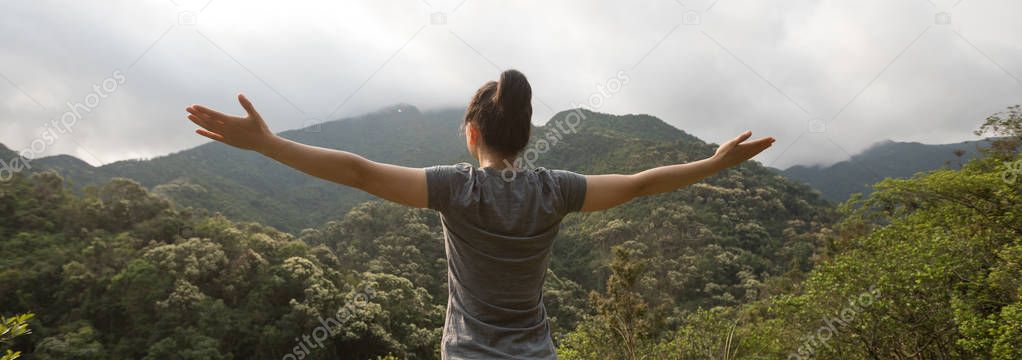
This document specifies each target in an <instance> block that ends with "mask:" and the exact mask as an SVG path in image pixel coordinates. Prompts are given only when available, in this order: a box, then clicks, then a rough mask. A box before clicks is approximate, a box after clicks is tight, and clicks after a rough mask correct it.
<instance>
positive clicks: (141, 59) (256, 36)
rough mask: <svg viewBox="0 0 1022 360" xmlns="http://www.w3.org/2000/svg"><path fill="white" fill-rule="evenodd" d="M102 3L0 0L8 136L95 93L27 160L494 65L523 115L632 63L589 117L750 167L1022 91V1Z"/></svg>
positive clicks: (134, 150)
mask: <svg viewBox="0 0 1022 360" xmlns="http://www.w3.org/2000/svg"><path fill="white" fill-rule="evenodd" d="M97 3H100V2H82V1H38V0H32V1H28V0H4V1H3V5H2V7H3V8H2V11H0V75H2V76H0V143H3V144H5V145H7V146H8V147H11V148H14V149H23V148H26V147H29V146H32V142H33V140H36V139H41V138H42V137H43V136H44V135H43V133H44V132H45V131H47V128H48V127H53V125H52V123H53V122H54V121H58V120H59V119H61V118H62V116H64V114H65V113H66V112H68V110H69V108H68V103H69V102H70V103H72V104H76V103H83V102H91V104H89V106H88V110H89V111H87V112H86V111H82V110H81V109H79V113H80V115H81V116H80V118H79V119H78V120H76V121H75V122H74V125H73V126H71V127H70V128H69V130H70V133H68V134H63V135H61V136H59V137H58V138H57V139H56V140H55V141H53V142H52V143H51V144H47V145H46V146H45V148H38V147H37V150H40V151H39V153H40V154H41V155H53V154H71V155H74V156H77V157H79V158H82V159H83V160H86V161H88V162H90V163H92V164H103V163H109V162H113V161H116V160H122V159H128V158H148V157H154V156H159V155H163V154H167V153H171V152H175V151H178V150H182V149H185V148H188V147H192V146H195V145H198V144H201V143H202V142H204V141H205V139H204V138H201V137H199V136H197V135H194V134H193V133H192V129H193V125H192V124H191V123H189V122H188V121H186V120H185V119H184V112H183V108H184V107H186V106H187V105H189V104H192V103H204V104H209V105H211V106H214V107H217V108H223V109H226V110H230V111H233V112H238V111H240V109H239V107H238V106H237V104H236V103H235V102H234V94H236V93H238V92H244V93H246V94H248V95H249V97H250V98H251V99H253V100H254V101H255V103H256V106H257V107H258V108H260V110H261V112H262V113H263V115H264V117H266V118H267V120H268V122H269V123H270V126H271V128H272V129H274V130H275V131H282V130H287V129H292V128H297V127H301V126H303V125H307V124H311V123H314V122H318V121H323V120H330V119H336V118H343V117H348V116H355V115H359V114H363V113H366V112H369V111H373V110H375V109H378V108H381V107H384V106H387V105H392V104H395V103H409V104H413V105H416V106H418V107H419V108H420V109H431V108H440V107H451V106H464V104H465V103H466V102H467V100H468V98H469V96H471V94H472V93H473V91H474V90H475V89H476V88H477V87H478V86H479V85H480V84H482V83H483V82H484V81H486V80H489V79H493V78H495V77H496V75H497V74H498V69H503V68H517V69H520V70H522V71H523V72H524V73H526V74H527V75H528V76H529V79H530V81H531V82H532V85H533V89H534V91H535V97H536V99H535V105H534V107H535V108H536V117H535V118H534V122H535V123H537V124H542V123H544V122H546V120H548V119H549V117H550V116H551V115H552V114H553V113H554V112H555V111H558V110H562V109H566V108H568V107H569V106H571V105H572V104H573V103H574V104H587V102H588V99H590V95H591V94H593V93H595V92H598V91H600V90H599V89H600V88H601V87H602V86H603V85H604V84H607V82H608V81H609V80H610V79H613V78H615V77H617V76H619V75H621V74H624V75H625V76H627V77H628V79H629V81H628V83H627V84H626V85H624V86H623V87H622V88H621V89H620V90H619V91H618V92H615V93H607V92H606V91H604V93H605V94H607V95H606V96H602V97H603V99H602V100H604V101H602V103H599V104H593V105H597V106H594V107H596V108H597V109H596V110H598V111H602V112H609V113H615V114H627V113H647V114H652V115H655V116H658V117H660V118H662V119H664V120H665V121H667V122H669V123H671V124H672V125H675V126H677V127H679V128H681V129H683V130H685V131H688V132H690V133H693V134H695V135H696V136H699V137H701V138H703V139H705V140H707V141H712V142H720V141H721V140H723V139H726V138H728V137H730V136H733V135H734V134H737V133H739V132H741V131H743V130H745V129H752V130H753V132H754V134H755V135H773V136H775V137H776V138H777V139H778V143H777V144H775V146H774V147H773V148H772V149H770V150H768V152H766V153H764V154H763V155H761V156H760V158H758V160H760V161H762V162H763V163H766V164H768V165H772V166H776V167H787V166H790V165H794V164H820V163H824V164H825V163H832V162H835V161H840V160H843V159H845V158H847V157H848V156H849V154H850V153H851V154H854V153H857V152H859V151H861V150H862V149H864V148H866V147H868V146H869V145H870V144H873V143H875V142H877V141H880V140H883V139H894V140H901V141H919V142H924V143H947V142H957V141H962V140H969V139H973V138H974V136H973V135H972V134H971V130H973V129H975V128H976V127H977V126H978V124H979V123H980V122H981V121H982V119H984V118H985V117H986V116H987V115H990V114H992V113H994V112H997V111H999V110H1001V109H1003V108H1004V107H1006V106H1008V105H1012V104H1017V103H1022V81H1020V80H1019V79H1020V78H1022V22H1020V21H1018V14H1020V13H1022V2H1019V1H1017V0H897V1H891V0H869V1H805V0H784V1H780V0H778V1H762V0H680V1H672V0H646V1H592V0H575V1H540V0H535V1H486V0H382V1H381V0H371V1H370V0H365V1H343V2H339V1H331V2H326V1H324V2H318V1H297V2H283V1H265V2H264V1H239V0H212V1H209V0H151V1H135V0H123V1H105V2H101V5H97ZM104 83H106V84H104ZM104 86H106V88H104ZM111 88H112V89H111ZM38 144H40V142H38V141H37V145H38Z"/></svg>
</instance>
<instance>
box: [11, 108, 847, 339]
mask: <svg viewBox="0 0 1022 360" xmlns="http://www.w3.org/2000/svg"><path fill="white" fill-rule="evenodd" d="M397 110H401V113H400V114H402V115H394V116H393V117H386V116H382V115H380V114H379V113H378V114H374V115H370V116H366V117H362V118H357V119H348V120H345V121H342V122H340V123H330V124H325V125H324V127H323V131H322V132H320V133H308V134H307V133H300V134H295V133H287V135H288V136H291V137H298V136H308V137H309V138H307V139H306V140H312V141H315V140H316V138H315V137H316V136H326V135H323V134H327V133H328V131H330V130H328V129H329V128H330V126H334V127H336V128H341V127H342V126H344V129H349V130H347V131H353V130H350V129H370V128H371V129H377V130H378V132H379V133H376V132H373V131H368V130H367V131H366V132H365V133H363V134H361V136H360V137H361V138H362V140H360V141H362V142H363V143H364V144H365V145H364V146H369V144H368V143H370V142H372V140H371V139H373V138H375V139H380V141H381V142H382V141H384V139H389V140H388V141H389V142H386V143H385V144H390V143H392V142H400V141H398V140H401V139H402V138H400V137H398V138H390V137H388V136H387V135H386V133H388V131H389V130H387V129H389V128H393V127H396V126H397V123H400V121H412V120H419V119H423V118H428V117H426V116H423V115H422V113H419V112H418V111H417V110H414V108H407V107H406V108H396V109H388V110H384V111H385V112H387V111H391V112H396V111H397ZM405 112H407V113H408V115H407V116H408V117H405V118H400V117H401V116H405V115H404V113H405ZM568 114H571V112H565V113H561V114H558V115H557V117H555V119H558V118H563V117H565V116H567V115H568ZM576 114H581V115H582V121H581V123H579V126H578V127H576V128H574V130H573V131H568V132H563V129H564V127H563V126H562V127H560V130H557V129H558V127H557V125H555V124H553V123H551V124H550V125H549V126H546V127H537V128H536V129H534V138H535V140H538V139H543V138H547V139H549V138H548V137H547V136H548V134H549V133H550V132H551V131H559V132H560V133H559V135H558V136H559V140H558V142H554V143H551V144H549V145H550V146H549V147H548V148H544V149H543V151H542V152H541V153H538V157H537V158H535V159H534V160H535V165H542V166H547V167H557V168H566V169H569V170H575V171H580V172H591V173H592V172H632V171H637V170H641V169H644V168H648V167H651V166H656V165H662V164H672V163H679V162H685V161H691V160H695V159H700V158H703V157H706V156H708V155H710V154H712V152H713V150H714V146H713V145H710V144H706V143H704V142H702V141H700V140H699V139H696V138H695V137H692V136H691V135H688V134H685V133H684V132H682V131H680V130H677V129H675V128H673V127H670V126H669V125H667V124H666V123H664V122H662V121H660V120H659V119H656V118H654V117H651V116H645V115H628V116H612V115H607V114H599V113H593V112H589V111H584V110H583V111H582V112H579V113H576ZM391 115H393V114H391ZM400 119H404V120H400ZM388 121H391V122H389V123H388ZM430 121H431V122H430V123H429V124H428V125H429V126H434V125H436V124H437V123H439V124H443V122H441V121H440V120H438V118H432V120H430ZM346 122H347V124H345V123H346ZM327 125H329V126H327ZM412 125H414V124H403V126H412ZM457 126H458V124H457V123H456V122H454V123H450V124H449V125H448V126H447V127H446V128H442V127H441V128H439V129H440V130H438V129H433V130H431V131H433V132H435V133H436V134H438V135H437V136H438V137H440V135H439V134H445V135H446V136H444V137H443V140H442V142H443V143H444V144H445V145H440V147H441V148H442V149H443V148H446V147H451V148H454V147H457V148H462V147H463V140H462V139H461V138H460V137H459V136H458V133H457ZM377 127H380V128H377ZM413 130H414V129H413ZM416 131H419V130H416ZM396 132H398V133H401V132H408V133H414V132H415V131H412V130H398V131H396ZM348 136H349V137H351V136H354V135H348ZM344 139H347V137H346V138H344ZM416 139H418V138H416ZM321 141H327V140H326V139H325V138H324V139H321ZM331 141H341V140H334V139H331ZM419 141H421V142H420V143H416V144H422V145H423V146H426V145H429V146H433V144H432V143H429V142H427V141H425V140H421V139H420V140H419ZM436 141H437V142H440V141H441V140H436ZM385 144H381V143H377V144H374V146H376V147H387V146H385ZM535 145H536V144H535V143H534V144H533V147H530V148H534V146H535ZM351 146H352V147H355V145H354V144H353V145H351ZM359 146H363V145H359ZM410 146H413V145H407V146H405V147H395V148H391V149H388V150H376V152H375V153H368V154H366V156H369V157H372V156H373V155H374V154H375V155H376V157H377V158H386V157H394V156H399V155H400V154H405V149H408V148H409V147H410ZM342 148H345V149H349V147H347V146H344V147H342ZM444 151H446V150H429V151H425V150H422V151H416V152H413V153H411V154H408V155H404V156H407V157H408V160H406V163H407V162H413V160H411V159H412V158H417V159H425V158H429V157H431V156H436V157H440V155H436V154H443V152H444ZM462 154H464V150H461V153H460V154H459V155H452V156H449V157H448V158H447V159H445V160H434V161H433V162H432V163H453V162H457V161H459V160H461V159H462V158H460V157H459V156H464V155H462ZM250 158H251V159H250ZM60 159H66V158H50V159H47V160H48V162H47V165H52V168H57V169H58V170H60V171H61V172H62V173H63V174H64V176H66V177H68V178H72V179H73V178H76V177H77V178H80V179H82V180H77V181H76V184H79V183H80V185H81V184H89V186H85V187H82V188H81V189H82V190H81V191H73V190H72V189H75V188H77V187H68V186H65V185H66V183H65V182H64V181H63V180H62V179H61V177H59V176H58V175H56V174H54V173H46V172H39V173H36V174H34V175H32V176H31V177H25V176H19V178H18V179H17V180H16V181H14V182H11V183H8V184H6V185H5V186H6V187H5V191H4V194H5V196H6V197H5V199H4V204H5V206H6V210H7V211H8V213H9V214H10V216H9V217H8V216H5V219H8V218H9V219H11V220H10V223H8V224H5V225H4V231H5V233H4V235H3V236H4V239H9V240H5V241H4V242H3V243H2V250H3V253H5V254H18V256H15V257H5V258H4V260H3V261H4V262H3V263H2V267H0V269H3V270H2V271H3V272H2V274H3V278H0V284H2V286H3V287H2V288H0V290H2V292H3V294H4V296H3V297H2V298H3V301H4V303H3V304H2V308H3V309H5V312H6V311H8V310H6V309H12V310H10V311H15V312H33V313H36V314H37V317H36V319H37V320H36V321H37V322H38V325H37V326H35V334H33V335H31V336H29V337H27V338H25V340H21V341H22V344H24V345H26V346H27V347H29V348H33V349H35V352H34V354H35V356H40V357H41V358H45V357H46V356H51V357H52V358H63V357H66V356H69V355H67V354H68V353H67V352H69V351H87V352H88V351H91V353H92V354H108V355H109V356H112V357H115V358H116V357H143V356H150V358H160V356H159V355H157V354H163V353H164V352H166V351H171V349H180V348H189V349H191V348H194V349H195V351H196V352H195V353H194V354H195V356H199V357H206V356H213V355H216V356H224V357H227V356H231V357H239V358H279V357H280V356H283V355H285V354H287V353H289V352H290V351H291V348H292V347H293V346H295V344H294V342H295V341H294V339H293V338H294V337H295V336H299V335H301V334H304V333H308V332H311V331H313V330H314V329H315V328H316V326H317V321H318V317H319V316H323V317H327V316H328V315H329V314H331V313H332V312H334V311H336V309H338V308H341V307H343V306H344V305H345V304H346V302H345V301H346V297H355V296H357V295H358V294H360V293H359V291H360V289H363V290H364V288H365V286H366V285H367V284H368V285H370V286H371V287H372V288H373V289H374V292H375V295H374V296H364V298H365V297H368V299H364V300H366V301H365V305H366V306H368V309H367V310H365V312H364V313H361V312H360V313H358V315H357V316H351V317H350V318H349V319H348V321H349V322H350V324H349V323H345V324H343V325H342V326H338V327H337V328H338V330H339V329H340V328H344V329H345V331H344V333H342V334H338V335H336V336H333V337H331V338H330V340H329V341H328V342H327V343H328V344H326V345H324V347H327V348H328V349H324V350H322V351H311V352H310V353H311V354H310V355H309V356H311V358H323V359H326V358H336V357H338V356H341V357H355V358H365V357H373V356H382V355H387V354H394V355H397V356H399V357H409V358H432V357H434V356H436V351H437V349H438V341H439V328H440V326H441V325H442V319H443V318H442V315H443V310H444V308H443V305H444V304H445V302H446V296H447V293H446V262H445V260H444V254H443V242H442V238H441V232H440V229H439V224H438V220H437V217H436V215H435V214H434V213H432V212H431V211H426V210H412V209H406V208H402V207H399V206H396V205H391V204H386V203H382V202H378V201H371V202H367V203H363V204H361V205H357V206H354V207H353V208H352V209H351V210H350V211H348V212H347V214H346V215H345V214H344V212H341V211H337V212H336V213H333V214H330V212H329V211H327V210H320V209H318V208H317V204H321V202H322V201H324V200H323V199H320V201H321V202H320V203H311V204H310V203H307V202H305V201H294V200H292V201H291V202H285V204H294V206H291V207H285V206H284V205H281V207H280V208H285V209H287V211H280V212H279V213H282V214H288V213H296V214H297V213H301V214H303V216H306V217H307V218H318V217H324V218H332V219H334V220H333V221H324V222H323V223H321V224H320V225H317V226H310V227H307V229H305V230H301V231H295V232H294V234H293V235H292V234H288V233H284V232H280V231H278V230H274V229H272V228H270V227H266V226H263V225H259V224H256V223H236V222H234V221H233V219H232V216H231V214H230V213H227V214H225V217H223V216H219V215H211V214H214V213H218V212H219V211H220V210H221V208H220V207H219V206H206V205H207V204H206V203H205V202H204V201H226V202H238V203H241V204H246V203H248V204H252V205H251V206H250V207H249V208H247V210H246V211H261V209H262V208H261V207H260V206H259V204H260V203H259V202H258V201H270V200H269V199H272V198H274V197H275V196H284V195H281V194H286V193H290V190H288V189H286V188H287V186H288V185H287V184H289V183H287V182H286V181H285V182H284V183H283V184H284V185H280V186H275V188H276V189H275V190H274V191H273V192H271V193H270V194H269V195H268V196H266V197H265V198H266V199H261V198H260V197H259V196H257V195H258V192H255V190H252V189H258V188H259V187H258V185H259V184H261V183H262V182H265V183H266V184H265V185H266V186H269V185H271V184H269V182H270V181H277V180H276V179H278V178H283V179H289V178H299V177H302V176H304V175H300V174H298V173H297V172H293V171H291V170H285V169H279V171H280V172H282V173H286V172H291V173H286V174H281V173H275V172H273V171H277V170H273V171H265V172H266V173H267V174H268V175H264V176H262V179H253V178H257V177H259V176H260V175H261V174H262V173H260V172H255V171H254V170H253V169H251V166H252V165H253V164H256V163H258V162H259V161H263V160H261V159H258V158H254V157H253V156H252V155H249V154H246V153H242V152H240V151H236V150H233V149H227V148H220V147H218V146H217V145H212V144H209V145H204V146H202V147H199V148H197V149H193V150H188V151H184V152H181V153H178V154H174V155H171V156H168V157H164V158H159V159H154V160H152V161H137V162H125V163H117V164H111V165H108V166H104V167H100V168H92V170H89V169H90V168H89V167H87V166H82V167H79V168H69V169H61V168H59V166H58V165H59V163H58V162H57V160H60ZM231 160H236V161H234V162H233V163H232V162H231ZM192 161H194V162H192ZM415 161H418V160H415ZM530 161H531V160H530ZM225 164H234V165H225ZM190 165H195V166H197V170H196V171H198V174H214V173H215V174H219V175H208V176H202V175H195V174H192V173H191V172H190V170H189V168H188V166H190ZM270 166H271V165H265V168H269V167H270ZM273 166H276V165H273ZM164 167H165V169H166V170H164ZM265 168H264V169H265ZM83 169H84V170H83ZM232 169H233V170H232ZM86 170H88V171H92V172H91V173H90V172H86ZM242 170H250V171H251V172H249V173H244V174H240V173H239V174H235V175H233V176H232V175H231V174H232V173H231V171H239V172H240V171H242ZM111 174H117V175H121V176H130V175H131V174H136V175H137V176H136V177H137V179H132V180H123V179H121V180H118V179H114V180H110V181H105V182H104V181H102V180H101V179H103V177H104V176H112V175H111ZM183 174H187V175H186V176H185V175H183ZM179 175H181V176H179ZM90 176H92V178H91V179H94V180H89V179H90ZM208 177H214V180H209V179H207V178H208ZM154 179H155V180H154ZM166 179H171V180H169V181H170V182H169V183H160V181H163V180H166ZM90 181H95V183H91V182H90ZM146 182H148V184H149V185H150V186H152V190H147V189H146V188H145V183H146ZM242 183H243V184H245V185H244V186H243V188H245V189H247V190H245V191H252V193H250V194H246V193H238V192H237V190H236V191H235V192H233V193H231V194H219V193H216V190H215V189H217V186H226V187H234V186H238V185H237V184H242ZM216 184H220V185H216ZM316 186H318V185H316ZM331 186H332V185H331ZM334 187H337V186H334ZM296 191H297V190H296ZM331 191H336V192H337V193H341V191H342V190H331ZM344 191H348V190H344ZM189 192H192V193H193V194H195V195H200V194H209V195H212V194H216V198H214V199H209V200H207V199H203V196H205V195H203V196H193V197H190V196H187V195H188V194H189ZM324 194H329V195H330V196H337V194H335V193H320V194H318V195H316V196H321V197H325V196H326V195H324ZM313 195H315V194H313ZM313 195H308V196H313ZM232 196H233V197H235V198H231V197H232ZM337 198H341V199H343V198H342V197H339V196H338V197H335V198H333V199H337ZM214 205H215V204H214ZM333 206H334V207H335V208H336V207H340V206H342V205H340V204H337V205H333ZM271 209H273V208H271ZM310 209H315V210H310ZM760 209H769V210H770V211H761V210H760ZM313 212H322V213H317V214H313ZM832 213H833V211H832V210H831V208H829V207H828V206H827V205H826V204H825V203H824V202H823V201H822V200H821V199H819V198H818V196H817V195H814V192H813V191H811V190H810V189H809V188H808V187H806V186H804V185H798V184H795V183H793V182H791V181H788V180H786V179H784V178H783V177H781V176H778V175H777V174H776V173H774V172H773V171H771V170H769V169H766V168H764V167H762V166H760V165H758V164H756V163H748V164H745V165H743V166H741V167H738V168H735V169H730V170H728V171H726V172H724V173H721V174H720V175H718V176H715V177H714V178H712V179H710V180H709V181H707V182H704V183H702V184H699V185H697V186H693V187H691V188H688V189H684V190H681V191H678V192H675V193H672V194H667V195H664V196H657V197H652V198H647V199H641V200H637V201H634V202H632V203H630V204H627V205H625V206H622V207H619V208H617V209H614V210H612V211H609V212H605V213H596V214H586V215H582V214H578V215H572V216H571V217H569V218H568V219H567V221H566V223H565V225H564V229H563V231H562V234H561V236H560V238H558V239H557V240H556V242H555V249H554V253H555V255H554V260H553V265H552V269H551V273H550V276H549V281H548V283H547V287H548V291H547V294H546V297H545V300H546V303H547V306H548V309H549V311H550V315H551V317H552V321H553V325H554V328H555V336H557V337H560V336H562V335H564V334H567V332H568V331H570V330H571V329H574V328H575V327H576V324H577V323H578V322H579V321H580V320H582V319H583V318H585V317H587V316H590V315H592V314H594V310H593V307H592V306H590V304H589V299H588V293H589V291H602V290H603V289H604V288H605V283H606V278H607V276H608V275H609V274H610V273H611V268H609V267H608V263H609V260H610V259H611V258H612V252H611V249H612V248H613V247H614V246H617V245H620V244H625V243H629V244H641V245H642V246H645V247H647V248H649V249H650V251H651V253H650V255H649V258H650V259H654V260H655V262H656V264H655V266H654V267H652V268H651V269H652V271H656V272H657V273H658V274H659V275H660V276H659V277H658V283H657V284H656V285H657V287H658V288H659V289H660V293H659V294H657V296H658V297H659V298H660V299H663V301H664V304H665V306H664V309H665V310H667V311H668V315H667V316H665V317H664V318H663V322H664V326H668V327H673V326H676V325H677V324H678V321H679V319H680V318H681V317H682V315H683V314H685V313H687V312H688V311H691V310H694V309H697V308H699V307H707V306H716V305H734V304H741V303H744V302H747V301H750V300H751V299H755V298H757V297H758V296H760V295H761V292H762V290H761V289H760V287H761V286H760V285H761V284H763V283H767V282H770V281H775V280H772V279H775V278H777V277H779V276H781V275H784V274H790V273H801V272H803V271H805V270H808V269H809V268H810V265H811V263H812V261H813V260H812V257H813V254H814V253H815V251H816V249H817V248H820V247H821V246H822V245H823V239H824V234H825V233H826V225H827V224H829V223H831V222H832V221H833V220H834V216H833V214H832ZM108 220H109V221H108ZM303 220H304V219H303ZM304 221H311V220H304ZM301 224H302V223H297V224H293V225H291V226H295V227H297V226H300V225H301ZM796 278H797V276H796ZM37 284H45V286H38V285H37ZM387 292H393V293H394V294H393V295H384V294H387ZM71 293H75V295H74V296H70V294H71ZM349 300H350V299H349ZM668 304H670V306H667V305H668ZM374 309H375V310H374ZM374 311H375V312H374ZM196 315H198V316H196ZM207 315H208V316H209V318H207ZM84 345H88V346H84ZM47 354H49V355H47ZM200 355H201V356H200Z"/></svg>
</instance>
